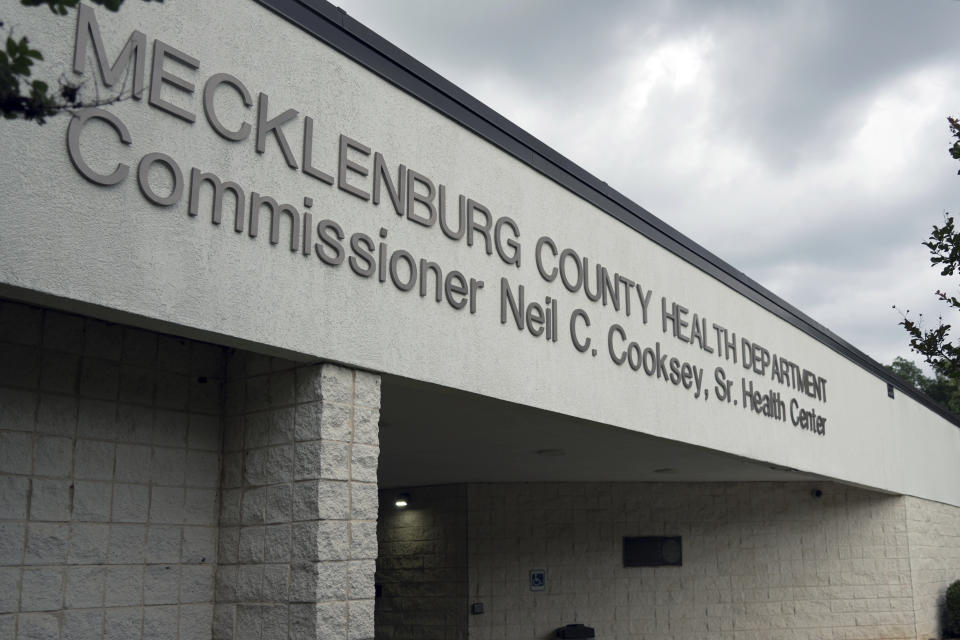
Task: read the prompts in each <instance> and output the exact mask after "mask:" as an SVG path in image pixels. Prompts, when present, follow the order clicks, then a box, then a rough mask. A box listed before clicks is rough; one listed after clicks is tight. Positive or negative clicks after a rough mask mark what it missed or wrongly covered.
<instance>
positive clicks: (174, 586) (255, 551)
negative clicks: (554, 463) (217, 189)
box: [0, 300, 380, 640]
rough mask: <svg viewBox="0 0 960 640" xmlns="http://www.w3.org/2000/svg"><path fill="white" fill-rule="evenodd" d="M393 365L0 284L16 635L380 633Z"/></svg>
mask: <svg viewBox="0 0 960 640" xmlns="http://www.w3.org/2000/svg"><path fill="white" fill-rule="evenodd" d="M379 407H380V378H379V376H376V375H373V374H369V373H364V372H356V371H353V370H350V369H345V368H342V367H336V366H331V365H322V366H321V365H297V364H295V363H292V362H288V361H286V360H281V359H278V358H269V357H264V356H258V355H254V354H250V353H246V352H238V351H234V350H230V349H225V348H222V347H217V346H214V345H210V344H206V343H202V342H197V341H191V340H185V339H182V338H177V337H173V336H167V335H163V334H158V333H154V332H150V331H142V330H138V329H133V328H130V327H124V326H121V325H116V324H110V323H105V322H100V321H97V320H92V319H89V318H84V317H82V316H77V315H71V314H65V313H60V312H56V311H51V310H44V309H41V308H38V307H33V306H29V305H23V304H18V303H14V302H8V301H3V300H0V640H99V639H109V640H210V638H211V637H216V638H230V639H231V640H247V639H251V638H257V639H258V640H259V639H261V638H262V639H263V640H282V639H284V638H289V639H291V640H306V639H308V638H309V639H310V640H319V639H321V638H322V639H323V640H366V639H370V638H373V619H374V572H375V561H376V553H377V539H376V519H377V507H378V504H377V463H378V458H379V433H378V428H379V427H378V423H379Z"/></svg>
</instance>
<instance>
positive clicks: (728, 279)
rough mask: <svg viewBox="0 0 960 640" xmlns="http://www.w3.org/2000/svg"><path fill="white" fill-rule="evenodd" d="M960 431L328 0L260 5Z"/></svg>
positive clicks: (913, 392)
mask: <svg viewBox="0 0 960 640" xmlns="http://www.w3.org/2000/svg"><path fill="white" fill-rule="evenodd" d="M254 1H255V2H257V3H259V4H261V5H263V6H264V7H266V8H267V9H269V10H271V11H273V12H274V13H276V14H277V15H279V16H280V17H282V18H284V19H286V20H287V21H289V22H291V23H293V24H295V25H296V26H298V27H300V28H301V29H303V30H304V31H306V32H307V33H309V34H311V35H312V36H314V37H315V38H317V39H318V40H321V41H322V42H324V43H326V44H327V45H329V46H330V47H332V48H334V49H335V50H337V51H339V52H340V53H342V54H343V55H345V56H347V57H348V58H350V59H352V60H353V61H354V62H357V63H358V64H360V65H362V66H364V67H366V68H367V69H368V70H370V71H371V72H373V73H375V74H376V75H378V76H380V77H381V78H383V79H384V80H386V81H387V82H389V83H390V84H393V85H394V86H396V87H398V88H399V89H401V90H402V91H404V92H406V93H408V94H409V95H411V96H412V97H414V98H416V99H417V100H420V101H421V102H423V103H425V104H426V105H428V106H430V107H431V108H433V109H434V110H436V111H438V112H440V113H441V114H443V115H444V116H446V117H447V118H449V119H451V120H453V121H454V122H456V123H458V124H460V125H461V126H463V127H465V128H467V129H469V130H470V131H472V132H473V133H475V134H476V135H478V136H480V137H481V138H483V139H485V140H487V141H488V142H489V143H491V144H493V145H494V146H496V147H498V148H500V149H501V150H503V151H504V152H506V153H508V154H510V155H511V156H513V157H514V158H516V159H518V160H520V161H521V162H523V163H524V164H526V165H528V166H530V167H531V168H532V169H534V170H535V171H537V172H539V173H541V174H543V175H544V176H546V177H547V178H549V179H551V180H552V181H554V182H556V183H557V184H559V185H560V186H562V187H564V188H565V189H567V190H569V191H571V192H572V193H574V194H576V195H577V196H579V197H580V198H582V199H584V200H586V201H587V202H589V203H591V204H593V205H594V206H596V207H597V208H598V209H600V210H602V211H604V212H605V213H607V214H608V215H610V216H612V217H614V218H616V219H617V220H619V221H620V222H623V223H624V224H626V225H627V226H629V227H630V228H632V229H633V230H635V231H637V232H638V233H640V234H642V235H643V236H645V237H646V238H648V239H649V240H651V241H653V242H655V243H657V244H658V245H660V246H661V247H663V248H664V249H666V250H667V251H670V252H671V253H673V254H674V255H676V256H677V257H679V258H681V259H683V260H685V261H686V262H688V263H689V264H691V265H693V266H695V267H697V268H698V269H700V270H701V271H703V272H704V273H706V274H707V275H709V276H711V277H713V278H714V279H716V280H718V281H720V282H721V283H723V284H725V285H727V286H728V287H730V288H731V289H733V290H734V291H736V292H737V293H739V294H741V295H743V296H744V297H746V298H748V299H749V300H751V301H752V302H754V303H756V304H758V305H759V306H761V307H763V308H764V309H766V310H767V311H769V312H771V313H772V314H774V315H775V316H777V317H778V318H780V319H781V320H783V321H785V322H787V323H789V324H791V325H792V326H793V327H795V328H797V329H799V330H800V331H803V332H804V333H806V334H807V335H809V336H810V337H812V338H813V339H815V340H817V341H818V342H820V343H821V344H823V345H825V346H827V347H829V348H830V349H832V350H833V351H835V352H836V353H838V354H839V355H841V356H843V357H844V358H846V359H847V360H850V361H851V362H853V363H854V364H856V365H857V366H859V367H861V368H862V369H864V370H866V371H867V372H869V373H872V374H873V375H875V376H877V377H878V378H880V379H881V380H883V381H885V382H887V383H889V384H892V385H893V386H894V387H896V388H897V389H899V390H900V391H901V392H902V393H904V394H906V395H907V396H909V397H911V398H913V399H914V400H916V401H917V402H920V403H921V404H923V405H924V406H926V407H927V408H928V409H930V410H931V411H933V412H935V413H937V414H939V415H940V416H941V417H943V418H944V419H946V420H948V421H949V422H951V423H953V424H954V425H955V426H957V427H960V416H956V415H954V414H952V413H951V412H950V411H948V410H947V409H946V408H945V407H943V406H941V405H940V404H938V403H937V402H935V401H934V400H933V399H931V398H930V397H928V396H927V395H926V394H924V393H922V392H921V391H918V390H917V389H914V388H913V387H912V386H910V385H909V384H907V383H906V382H904V381H903V380H901V379H900V378H899V377H897V376H895V375H894V374H892V373H890V372H889V371H887V370H886V369H885V368H884V367H883V365H881V364H880V363H879V362H877V361H876V360H874V359H873V358H871V357H870V356H868V355H867V354H865V353H864V352H862V351H860V350H859V349H857V348H856V347H855V346H853V345H852V344H850V343H849V342H847V341H846V340H844V339H843V338H841V337H840V336H838V335H837V334H835V333H833V332H832V331H830V330H829V329H827V328H826V327H825V326H823V325H822V324H820V323H819V322H817V321H816V320H814V319H813V318H811V317H809V316H808V315H806V314H805V313H803V312H802V311H800V310H799V309H797V308H796V307H794V306H793V305H791V304H790V303H789V302H787V301H786V300H783V299H782V298H780V297H779V296H777V295H776V294H775V293H773V292H772V291H770V290H768V289H766V288H765V287H763V286H762V285H761V284H760V283H758V282H756V281H755V280H753V279H752V278H750V277H749V276H747V275H746V274H744V273H743V272H741V271H739V270H737V269H736V268H734V267H733V266H731V265H730V264H728V263H727V262H725V261H724V260H722V259H721V258H720V257H718V256H716V255H715V254H713V253H712V252H710V251H709V250H707V249H706V248H704V247H702V246H701V245H699V244H697V243H696V242H695V241H693V240H692V239H690V238H688V237H687V236H685V235H683V234H682V233H680V232H679V231H677V230H676V229H674V228H673V227H671V226H670V225H668V224H666V223H665V222H663V221H662V220H660V219H659V218H657V217H656V216H654V215H653V214H651V213H650V212H649V211H647V210H646V209H644V208H643V207H641V206H640V205H638V204H637V203H635V202H633V201H632V200H630V199H629V198H627V197H626V196H625V195H623V194H622V193H620V192H618V191H616V190H615V189H613V188H611V187H610V186H609V185H607V183H605V182H603V181H602V180H600V179H599V178H597V177H596V176H594V175H593V174H591V173H589V172H587V171H586V170H585V169H583V168H582V167H580V166H578V165H576V164H574V163H573V162H571V161H570V160H569V159H567V158H566V157H564V156H563V155H561V154H560V153H558V152H557V151H555V150H554V149H552V148H551V147H549V146H547V145H546V144H544V143H543V142H541V141H540V140H538V139H537V138H535V137H534V136H532V135H531V134H529V133H527V132H526V131H524V130H523V129H521V128H520V127H518V126H517V125H515V124H513V123H512V122H510V121H509V120H507V119H506V118H504V117H503V116H502V115H500V114H499V113H497V112H496V111H494V110H493V109H491V108H490V107H488V106H487V105H485V104H483V103H482V102H480V101H479V100H477V99H476V98H474V97H473V96H471V95H470V94H468V93H467V92H465V91H464V90H463V89H460V88H459V87H457V86H456V85H454V84H453V83H452V82H450V81H449V80H447V79H445V78H444V77H442V76H441V75H440V74H438V73H436V72H435V71H433V70H432V69H430V68H429V67H427V66H426V65H424V64H423V63H421V62H419V61H417V60H416V59H415V58H413V57H412V56H410V55H409V54H407V53H405V52H404V51H402V50H401V49H399V48H398V47H397V46H395V45H393V44H391V43H390V42H388V41H387V40H385V39H384V38H382V37H381V36H379V35H377V34H376V33H374V32H373V31H372V30H370V29H369V28H367V27H365V26H364V25H363V24H361V23H360V22H358V21H356V20H354V19H353V18H351V17H350V16H349V15H348V14H347V13H346V12H345V11H343V10H342V9H340V8H339V7H336V6H334V5H333V4H331V3H329V2H327V1H326V0H254Z"/></svg>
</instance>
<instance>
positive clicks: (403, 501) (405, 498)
mask: <svg viewBox="0 0 960 640" xmlns="http://www.w3.org/2000/svg"><path fill="white" fill-rule="evenodd" d="M408 504H410V494H409V493H401V494H398V495H397V497H396V498H395V499H394V501H393V506H395V507H396V508H397V509H404V508H406V506H407V505H408Z"/></svg>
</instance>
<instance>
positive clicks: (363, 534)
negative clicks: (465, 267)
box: [214, 355, 380, 640]
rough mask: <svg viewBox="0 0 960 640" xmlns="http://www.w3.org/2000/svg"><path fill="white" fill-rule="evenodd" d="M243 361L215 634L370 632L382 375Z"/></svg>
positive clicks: (225, 480) (328, 636)
mask: <svg viewBox="0 0 960 640" xmlns="http://www.w3.org/2000/svg"><path fill="white" fill-rule="evenodd" d="M238 358H239V359H240V360H242V361H238V362H231V364H230V366H229V367H228V373H232V374H233V375H234V376H235V377H234V378H233V379H232V380H231V381H229V382H228V384H227V397H226V400H225V406H226V411H225V413H226V414H227V418H226V428H225V435H224V457H223V477H222V486H221V489H222V507H221V513H220V527H221V529H220V547H219V558H218V559H219V565H218V573H217V592H216V596H217V607H216V611H215V620H214V639H215V640H227V639H230V640H247V639H252V640H261V639H262V640H274V639H278V638H289V639H290V640H308V639H309V640H321V639H322V640H363V639H370V638H373V635H374V631H373V617H374V573H375V570H376V556H377V536H376V520H377V500H378V499H377V460H378V457H379V452H380V449H379V428H378V423H379V416H380V377H379V376H377V375H374V374H370V373H366V372H362V371H354V370H351V369H347V368H344V367H339V366H335V365H311V366H298V367H294V366H292V365H290V363H284V362H282V361H278V360H276V359H270V358H263V357H259V356H249V355H247V356H242V355H241V356H238ZM285 366H287V368H284V367H285ZM278 369H279V370H278Z"/></svg>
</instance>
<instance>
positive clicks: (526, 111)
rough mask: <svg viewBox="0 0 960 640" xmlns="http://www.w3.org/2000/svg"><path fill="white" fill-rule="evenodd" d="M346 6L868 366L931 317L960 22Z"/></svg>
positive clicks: (882, 1) (847, 15)
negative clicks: (920, 315) (915, 315)
mask: <svg viewBox="0 0 960 640" xmlns="http://www.w3.org/2000/svg"><path fill="white" fill-rule="evenodd" d="M341 5H342V6H343V7H344V8H345V9H346V10H347V11H348V12H349V13H350V14H351V15H353V16H354V17H355V18H357V19H358V20H360V21H361V22H363V23H364V24H366V25H367V26H369V27H370V28H372V29H373V30H374V31H377V32H378V33H380V34H381V35H383V36H384V37H386V38H387V39H388V40H390V41H392V42H393V43H394V44H396V45H397V46H399V47H400V48H402V49H404V50H406V51H407V52H409V53H410V54H411V55H413V56H414V57H417V58H419V59H420V60H421V61H422V62H424V63H425V64H427V65H428V66H431V67H433V68H434V69H435V70H437V71H438V72H439V73H441V74H442V75H445V76H446V77H447V78H448V79H449V80H451V81H452V82H454V83H455V84H458V85H459V86H461V87H463V88H464V89H465V90H467V91H468V92H470V93H472V94H474V95H475V96H476V97H477V98H479V99H480V100H482V101H484V102H486V103H487V104H488V105H490V106H491V107H493V108H494V109H496V110H498V111H500V112H501V113H503V114H504V115H505V116H506V117H508V118H510V119H512V120H514V121H515V122H517V124H519V125H520V126H522V127H524V128H525V129H527V130H528V131H530V132H531V133H532V134H534V135H536V136H537V137H539V138H541V139H542V140H544V142H546V143H547V144H549V145H551V146H553V147H554V148H556V149H557V150H558V151H560V152H561V153H563V154H564V155H566V156H568V157H570V158H571V159H572V160H573V161H574V162H577V163H578V164H580V165H581V166H583V167H584V168H586V169H587V170H589V171H591V172H592V173H594V174H596V175H597V176H598V177H600V178H601V179H603V180H605V181H606V182H608V183H609V184H611V186H614V187H615V188H617V189H619V190H621V191H623V192H624V193H625V194H626V195H627V196H629V197H631V198H632V199H634V200H635V201H636V202H638V203H639V204H641V205H643V206H644V207H646V208H647V209H648V210H650V211H652V212H653V213H654V214H655V215H657V216H659V217H660V218H661V219H663V220H664V221H666V222H667V223H668V224H671V225H673V226H675V227H676V228H678V229H679V230H680V231H682V232H684V233H686V234H688V235H690V236H691V237H693V238H694V239H695V240H697V241H698V242H700V243H701V244H703V245H704V246H705V247H707V248H708V249H710V250H711V251H713V252H714V253H716V254H718V255H720V256H721V257H722V258H724V259H726V260H728V261H729V262H730V263H731V264H733V265H734V266H735V267H737V268H739V269H741V270H743V271H745V272H746V273H748V274H749V275H750V276H751V277H753V278H755V279H757V280H758V281H760V282H761V283H762V284H764V285H765V286H768V287H770V288H771V289H772V290H773V291H775V292H776V293H778V294H779V295H782V296H783V297H784V298H786V299H787V300H789V301H790V302H791V303H793V304H794V305H796V306H797V307H799V308H801V309H802V310H804V311H805V312H807V313H808V314H809V315H811V316H813V317H814V318H816V319H817V320H818V321H820V322H822V323H823V324H825V325H827V326H828V327H830V328H831V329H833V330H834V331H835V332H837V333H838V334H840V335H841V336H843V337H844V338H846V339H848V340H849V341H851V342H853V343H854V344H855V345H857V346H860V347H861V348H863V349H864V350H866V351H867V352H868V353H870V354H871V355H873V356H874V357H876V358H878V359H880V360H882V361H889V360H891V359H892V358H893V356H894V355H898V354H906V352H907V348H906V342H907V341H906V338H905V334H904V333H903V331H902V329H900V328H899V327H898V326H897V321H898V320H899V317H898V316H897V314H896V312H894V311H892V310H891V309H890V305H891V304H893V303H896V304H898V305H900V306H903V307H904V308H911V309H915V310H924V311H925V312H926V314H927V316H931V315H932V316H933V317H936V312H937V307H936V304H935V302H934V300H933V296H932V292H933V290H934V289H935V288H936V287H937V286H938V285H939V286H944V285H948V284H949V285H951V286H952V283H944V282H938V278H937V277H936V274H935V272H932V271H931V270H930V269H929V267H928V266H927V265H928V262H927V256H926V253H925V249H924V248H923V247H921V246H920V242H921V241H922V240H924V239H925V238H926V236H927V234H928V233H929V229H930V226H931V225H932V224H934V223H937V222H939V221H940V215H941V213H942V212H943V211H944V210H946V209H949V208H950V207H951V206H952V204H953V202H954V201H955V198H956V193H957V188H958V187H960V178H958V177H957V176H956V170H957V168H960V167H957V165H956V162H955V161H952V160H951V159H950V158H949V157H948V156H947V154H946V148H947V147H948V146H949V134H948V131H947V128H946V123H945V116H947V115H949V114H951V113H954V110H955V109H956V108H957V106H958V105H960V72H958V71H955V70H954V66H955V65H954V64H953V63H954V61H955V60H957V59H958V57H960V55H958V54H960V43H958V42H957V41H956V38H955V37H954V36H953V34H952V27H953V25H954V24H956V21H957V17H958V15H960V4H958V3H954V2H947V1H945V0H929V1H926V2H906V1H896V0H846V1H844V2H835V1H828V0H805V1H804V2H788V1H785V0H782V1H773V0H769V1H768V0H755V1H739V2H722V3H721V2H715V1H711V0H696V1H683V2H681V1H679V0H676V1H671V0H650V1H646V2H632V1H626V0H623V1H611V2H605V3H585V2H573V1H570V0H563V1H559V2H558V1H549V0H538V1H530V2H517V1H511V0H494V1H492V2H484V3H451V2H444V1H441V0H406V1H405V2H402V3H400V2H377V1H372V0H349V1H346V2H341Z"/></svg>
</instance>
